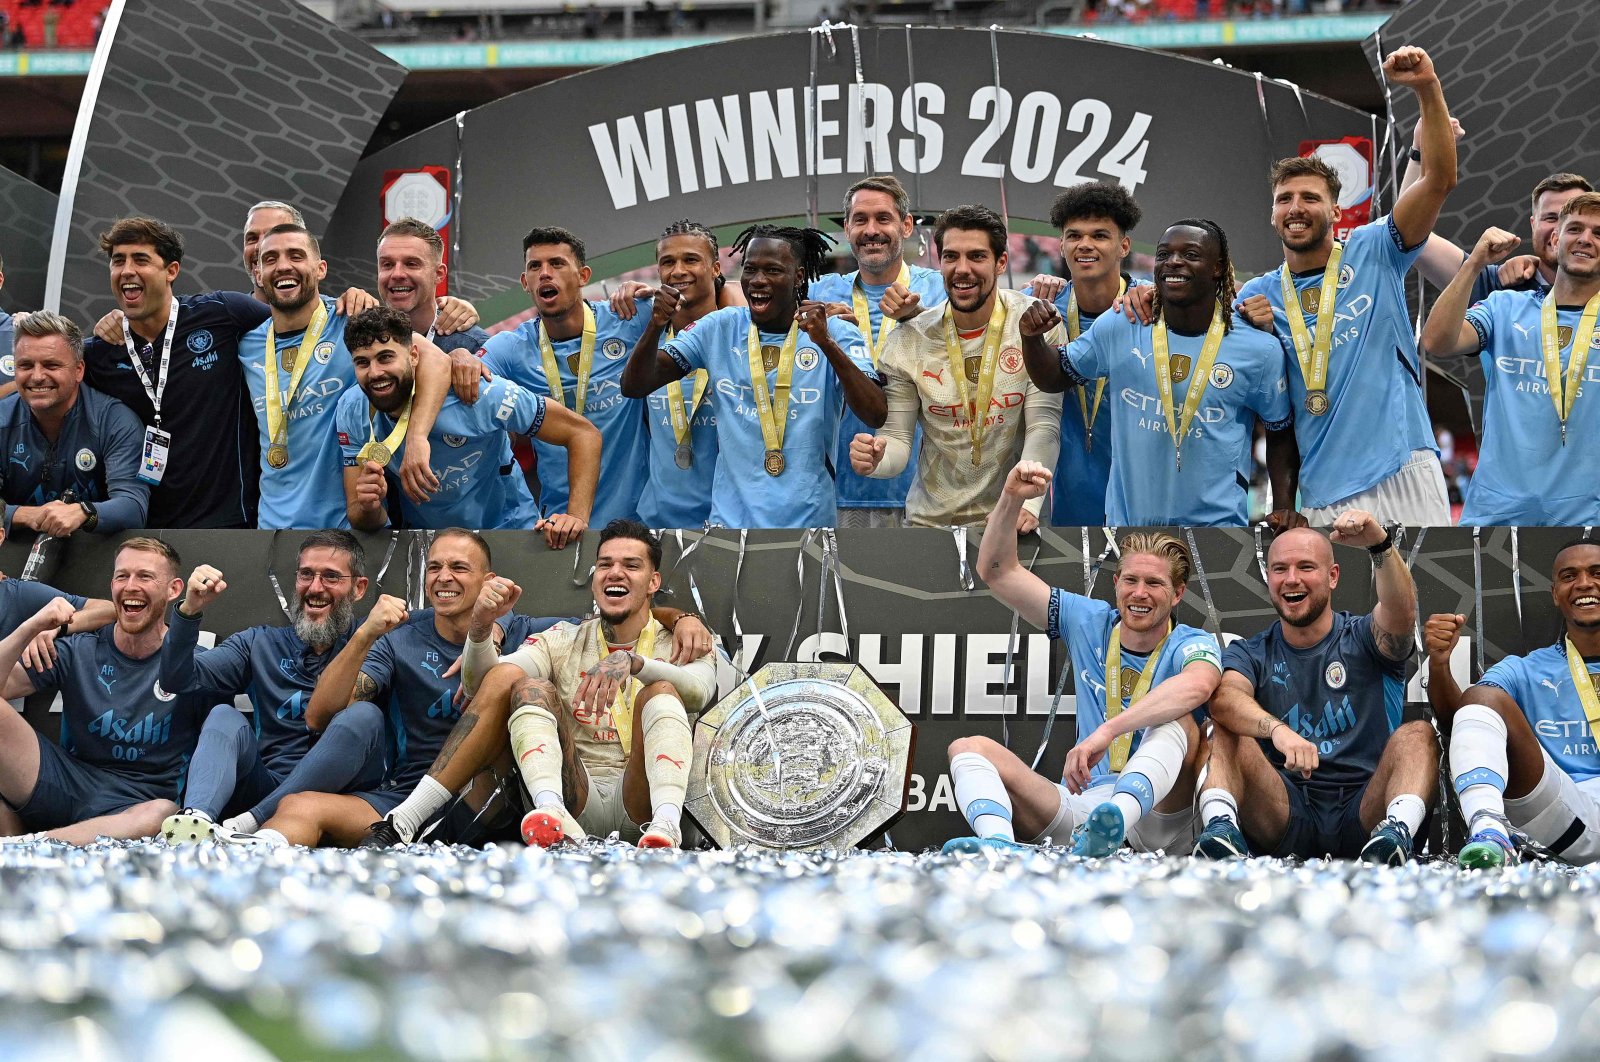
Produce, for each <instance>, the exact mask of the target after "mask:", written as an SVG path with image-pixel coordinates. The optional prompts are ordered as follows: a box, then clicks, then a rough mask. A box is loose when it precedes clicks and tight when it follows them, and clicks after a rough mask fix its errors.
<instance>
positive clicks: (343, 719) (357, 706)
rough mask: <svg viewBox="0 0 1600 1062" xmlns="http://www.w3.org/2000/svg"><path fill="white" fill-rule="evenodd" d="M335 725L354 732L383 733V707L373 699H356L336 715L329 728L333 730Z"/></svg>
mask: <svg viewBox="0 0 1600 1062" xmlns="http://www.w3.org/2000/svg"><path fill="white" fill-rule="evenodd" d="M335 727H337V728H338V729H339V730H342V731H346V732H349V733H353V734H372V733H382V732H383V709H381V708H379V707H378V706H377V705H376V704H373V703H372V702H371V701H356V702H355V703H354V704H351V705H349V706H347V707H346V708H345V709H344V710H343V711H341V712H340V713H339V714H338V715H336V716H334V717H333V721H332V722H331V723H329V724H328V727H327V729H328V731H329V732H331V731H332V730H333V729H334V728H335Z"/></svg>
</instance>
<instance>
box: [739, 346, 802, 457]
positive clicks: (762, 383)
mask: <svg viewBox="0 0 1600 1062" xmlns="http://www.w3.org/2000/svg"><path fill="white" fill-rule="evenodd" d="M799 343H800V321H799V319H798V318H796V319H795V322H794V323H793V324H791V325H790V326H789V334H788V335H787V336H785V337H784V340H783V349H782V350H781V351H779V353H778V366H777V372H778V375H777V378H776V379H775V380H773V384H772V389H771V390H770V391H769V390H768V389H767V368H766V361H765V359H764V358H763V357H762V353H761V333H760V332H759V331H758V330H757V329H756V323H755V322H754V321H751V322H750V332H749V334H748V336H747V337H746V340H745V347H746V350H747V352H748V354H749V356H750V389H751V390H752V391H753V392H754V393H755V398H756V416H757V417H758V418H760V420H761V440H762V442H763V443H764V444H765V445H766V448H767V455H766V462H765V465H766V470H767V474H768V475H770V476H778V475H782V474H783V468H784V459H783V435H784V430H785V429H786V428H788V426H789V384H790V381H792V380H793V379H794V352H795V347H797V346H798V345H799Z"/></svg>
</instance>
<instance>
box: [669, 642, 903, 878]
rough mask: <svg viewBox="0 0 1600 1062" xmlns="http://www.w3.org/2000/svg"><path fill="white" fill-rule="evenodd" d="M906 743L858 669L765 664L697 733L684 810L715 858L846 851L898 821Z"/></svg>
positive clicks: (890, 705)
mask: <svg viewBox="0 0 1600 1062" xmlns="http://www.w3.org/2000/svg"><path fill="white" fill-rule="evenodd" d="M915 738H916V728H915V727H914V726H913V725H912V723H911V721H910V720H909V719H907V718H906V717H905V715H904V714H902V713H901V711H900V709H899V708H898V707H896V706H895V704H894V702H893V701H891V700H890V699H889V698H888V696H887V695H886V694H885V693H884V692H883V691H882V690H881V689H879V688H878V685H877V683H875V682H873V681H872V678H871V676H869V675H868V674H867V673H866V672H865V671H864V670H862V669H861V668H860V667H859V666H857V665H855V664H848V663H816V664H800V663H777V664H768V665H766V666H765V667H763V668H761V670H759V671H757V672H756V673H755V674H754V675H752V676H751V677H750V678H749V679H748V680H746V681H745V682H742V683H740V684H739V686H738V687H737V688H736V689H735V690H734V691H733V692H732V693H730V694H729V695H728V696H726V697H724V698H723V699H722V700H721V701H719V702H717V704H716V705H715V706H713V707H712V708H711V709H710V710H709V711H707V712H706V713H705V714H704V715H702V716H701V717H700V720H699V722H697V723H696V724H695V731H694V767H693V770H692V771H691V772H690V775H689V792H688V797H687V801H686V804H685V810H687V811H688V812H689V814H690V815H691V816H693V818H694V820H695V822H697V823H698V824H699V825H700V828H701V829H702V830H703V831H704V832H705V833H706V835H707V836H708V837H710V838H711V839H712V841H714V842H715V843H716V845H717V846H718V847H719V848H727V847H729V846H730V845H735V844H754V845H759V846H761V847H763V848H779V849H842V848H850V847H852V846H854V845H858V844H861V843H863V842H865V841H868V840H870V839H872V838H873V837H875V836H876V835H878V834H879V833H882V832H883V831H884V830H886V829H887V828H888V827H889V826H890V824H891V823H893V822H894V820H895V819H897V818H899V817H900V815H901V814H902V813H903V812H904V811H905V807H906V797H907V795H908V792H909V787H910V783H911V757H912V752H913V749H914V747H915Z"/></svg>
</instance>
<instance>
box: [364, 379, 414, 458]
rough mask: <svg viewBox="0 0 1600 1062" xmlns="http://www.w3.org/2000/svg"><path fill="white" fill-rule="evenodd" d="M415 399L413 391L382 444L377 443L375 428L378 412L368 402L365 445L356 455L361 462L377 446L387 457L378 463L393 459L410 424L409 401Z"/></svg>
mask: <svg viewBox="0 0 1600 1062" xmlns="http://www.w3.org/2000/svg"><path fill="white" fill-rule="evenodd" d="M415 397H416V393H415V392H414V391H413V392H412V395H411V398H407V399H406V404H405V405H404V406H402V407H400V417H399V419H397V420H396V421H395V422H394V430H393V431H391V432H390V433H389V434H388V435H386V436H384V439H383V442H382V443H379V442H378V433H377V430H376V428H375V424H376V421H377V416H378V411H377V410H376V409H374V408H373V406H372V404H371V403H370V402H369V403H368V404H367V445H366V446H363V447H362V448H361V453H360V454H358V455H357V456H358V457H359V458H360V459H361V460H363V461H365V460H368V458H367V457H366V456H365V455H366V454H369V453H371V452H372V451H371V449H370V448H371V447H373V446H379V447H381V448H382V449H383V451H384V452H385V453H387V454H388V455H389V457H388V458H385V459H384V460H383V461H381V462H379V463H380V464H384V465H387V464H388V463H389V459H390V458H393V457H394V455H395V453H396V452H397V451H398V450H399V449H400V444H401V443H402V442H404V441H405V437H406V428H407V427H409V426H410V424H411V399H412V398H415Z"/></svg>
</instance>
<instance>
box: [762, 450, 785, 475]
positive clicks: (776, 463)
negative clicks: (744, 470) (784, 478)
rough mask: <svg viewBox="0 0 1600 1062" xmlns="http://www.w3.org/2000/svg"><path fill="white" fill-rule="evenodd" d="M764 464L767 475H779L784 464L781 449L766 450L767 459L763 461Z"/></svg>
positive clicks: (781, 473)
mask: <svg viewBox="0 0 1600 1062" xmlns="http://www.w3.org/2000/svg"><path fill="white" fill-rule="evenodd" d="M765 465H766V469H767V475H769V476H781V475H783V466H784V460H783V451H782V450H768V451H767V460H766V462H765Z"/></svg>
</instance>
